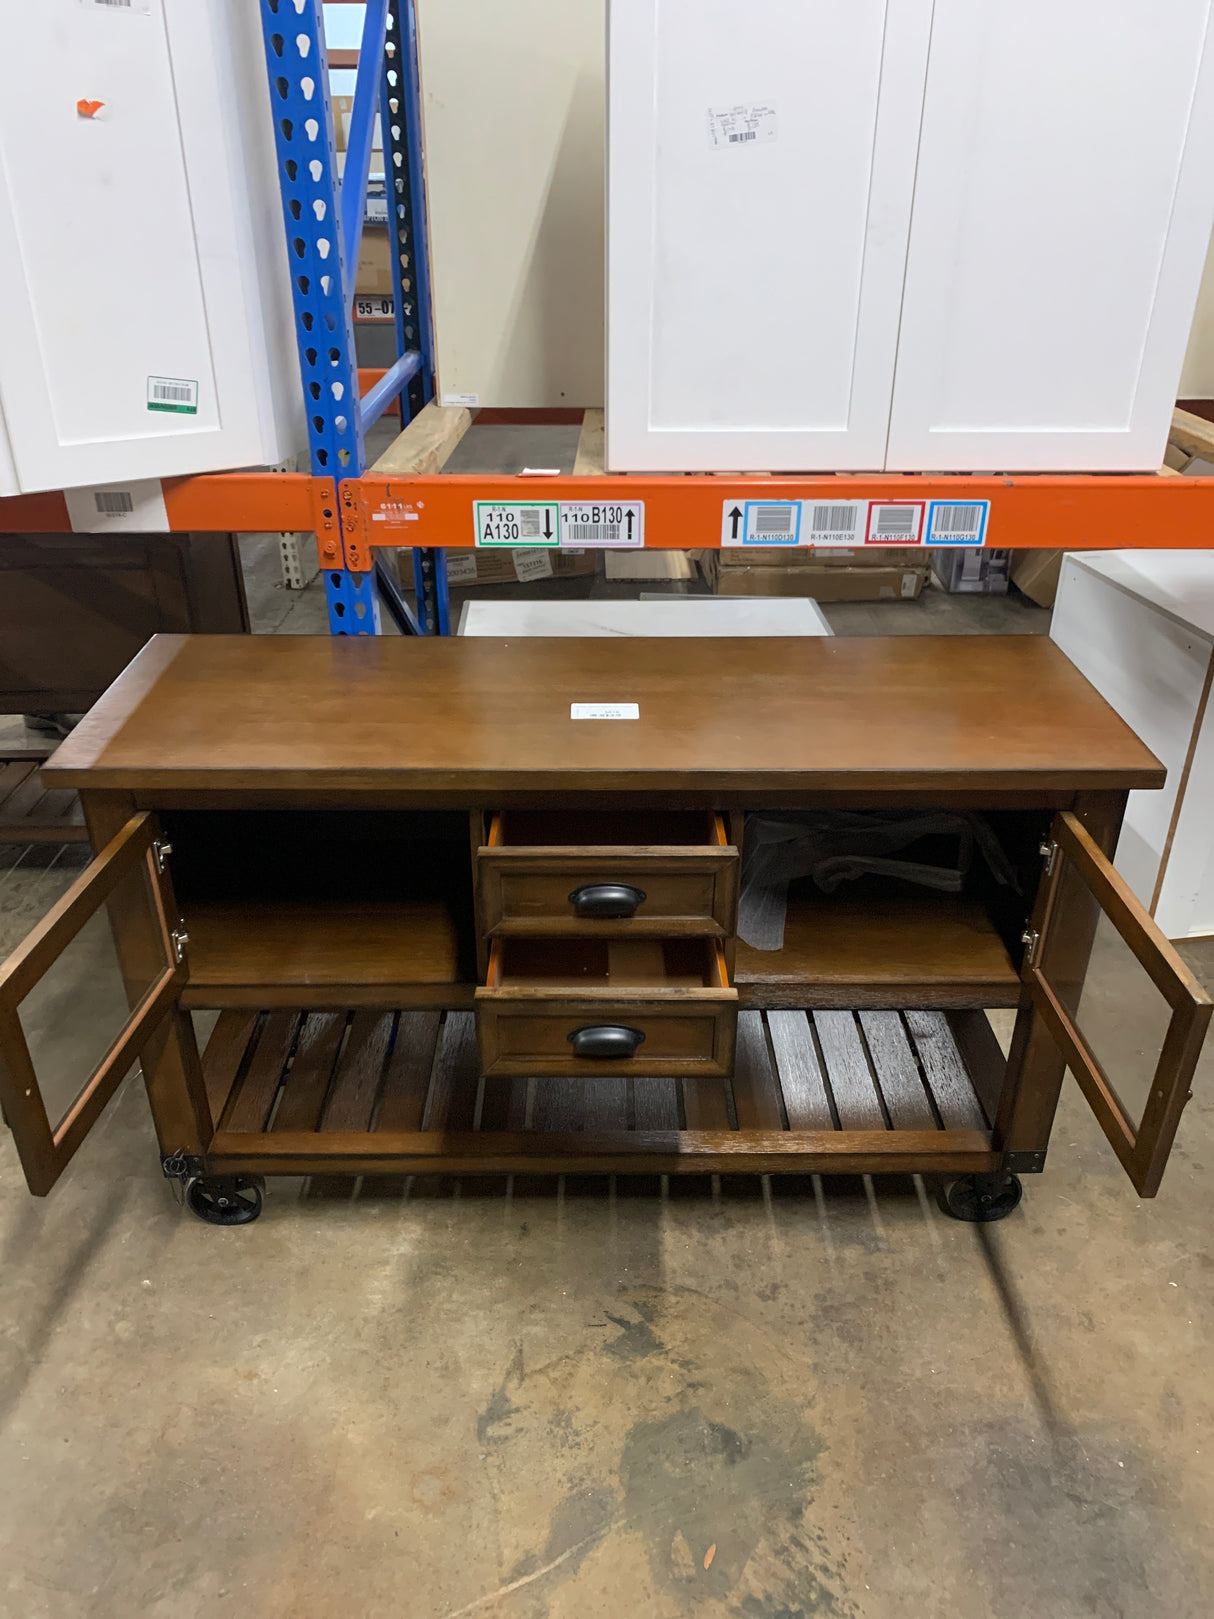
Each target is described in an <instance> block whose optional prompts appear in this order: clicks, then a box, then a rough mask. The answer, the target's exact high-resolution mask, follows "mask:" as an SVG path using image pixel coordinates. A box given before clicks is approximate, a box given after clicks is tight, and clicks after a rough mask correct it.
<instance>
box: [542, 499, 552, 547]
mask: <svg viewBox="0 0 1214 1619" xmlns="http://www.w3.org/2000/svg"><path fill="white" fill-rule="evenodd" d="M544 538H545V539H546V540H550V539H551V538H552V508H551V507H550V506H545V508H544Z"/></svg>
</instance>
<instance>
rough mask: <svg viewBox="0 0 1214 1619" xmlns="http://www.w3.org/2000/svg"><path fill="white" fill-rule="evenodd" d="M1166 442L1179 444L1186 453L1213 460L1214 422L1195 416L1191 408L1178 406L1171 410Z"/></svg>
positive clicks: (1204, 459)
mask: <svg viewBox="0 0 1214 1619" xmlns="http://www.w3.org/2000/svg"><path fill="white" fill-rule="evenodd" d="M1168 442H1169V443H1171V444H1176V445H1179V447H1180V448H1181V449H1182V450H1183V451H1184V452H1185V454H1186V455H1196V456H1200V458H1201V459H1202V460H1203V461H1214V422H1208V421H1206V419H1205V417H1204V416H1195V415H1194V414H1193V412H1192V411H1191V410H1181V409H1180V408H1179V406H1178V407H1177V408H1176V410H1174V411H1173V412H1172V429H1171V432H1170V433H1169V434H1168Z"/></svg>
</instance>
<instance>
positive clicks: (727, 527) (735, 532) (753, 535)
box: [721, 500, 803, 545]
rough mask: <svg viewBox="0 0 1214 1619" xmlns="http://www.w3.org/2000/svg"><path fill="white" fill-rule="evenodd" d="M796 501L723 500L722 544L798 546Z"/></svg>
mask: <svg viewBox="0 0 1214 1619" xmlns="http://www.w3.org/2000/svg"><path fill="white" fill-rule="evenodd" d="M801 504H802V503H801V502H800V501H799V500H727V501H725V502H724V504H723V505H722V508H721V544H722V545H801V544H802V543H803V542H802V540H801Z"/></svg>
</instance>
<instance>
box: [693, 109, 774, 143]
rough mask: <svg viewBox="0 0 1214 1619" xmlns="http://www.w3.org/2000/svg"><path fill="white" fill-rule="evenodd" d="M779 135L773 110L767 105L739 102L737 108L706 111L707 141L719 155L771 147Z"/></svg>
mask: <svg viewBox="0 0 1214 1619" xmlns="http://www.w3.org/2000/svg"><path fill="white" fill-rule="evenodd" d="M778 133H779V126H778V123H777V120H776V109H775V108H774V107H773V106H772V105H771V103H770V102H767V101H755V102H739V103H738V105H737V106H736V107H709V109H708V138H709V140H710V141H711V142H712V144H713V146H715V147H716V148H717V149H718V150H719V151H724V150H725V149H726V148H732V149H734V150H737V149H738V148H739V147H746V146H770V145H771V143H772V141H774V140H775V138H776V135H777V134H778Z"/></svg>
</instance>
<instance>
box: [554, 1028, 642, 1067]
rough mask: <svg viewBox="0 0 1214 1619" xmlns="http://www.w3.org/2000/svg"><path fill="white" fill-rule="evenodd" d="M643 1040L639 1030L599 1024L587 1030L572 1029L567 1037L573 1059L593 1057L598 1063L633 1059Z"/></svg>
mask: <svg viewBox="0 0 1214 1619" xmlns="http://www.w3.org/2000/svg"><path fill="white" fill-rule="evenodd" d="M644 1039H645V1036H644V1033H643V1032H642V1031H641V1030H640V1029H630V1028H628V1027H627V1026H626V1025H623V1024H616V1023H600V1024H597V1025H596V1026H595V1027H593V1028H589V1029H574V1031H573V1033H572V1034H571V1035H570V1036H569V1044H570V1045H571V1046H572V1047H573V1055H574V1056H575V1057H593V1058H596V1059H597V1060H598V1061H600V1062H602V1061H603V1060H605V1059H606V1060H608V1061H621V1062H622V1061H625V1060H626V1059H627V1058H629V1057H635V1056H636V1054H637V1048H638V1046H640V1045H641V1044H642V1043H643V1041H644Z"/></svg>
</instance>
